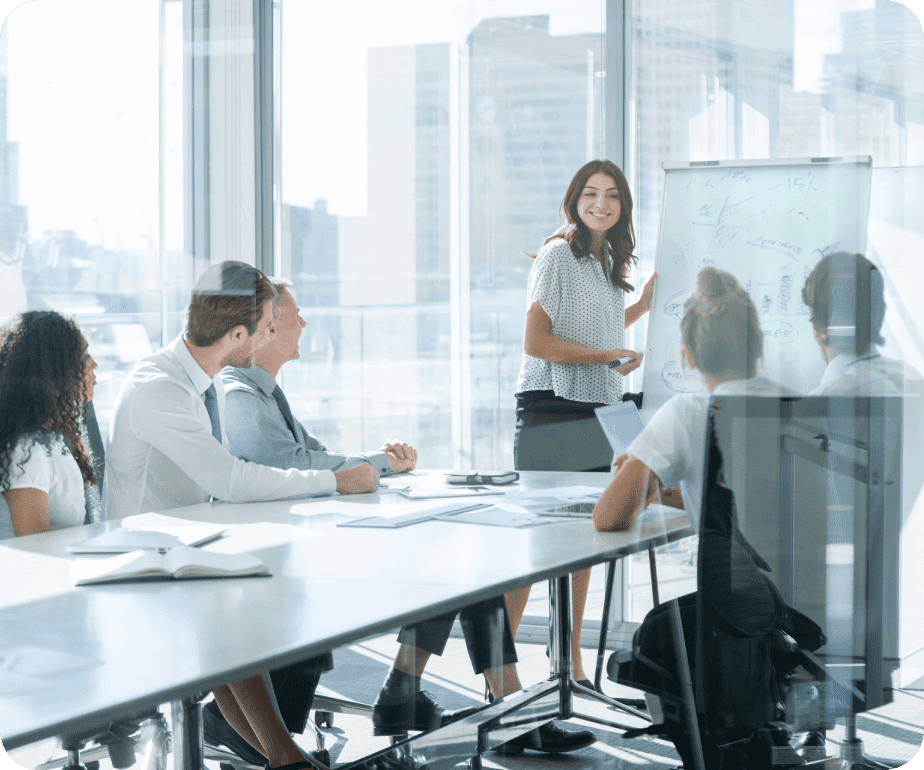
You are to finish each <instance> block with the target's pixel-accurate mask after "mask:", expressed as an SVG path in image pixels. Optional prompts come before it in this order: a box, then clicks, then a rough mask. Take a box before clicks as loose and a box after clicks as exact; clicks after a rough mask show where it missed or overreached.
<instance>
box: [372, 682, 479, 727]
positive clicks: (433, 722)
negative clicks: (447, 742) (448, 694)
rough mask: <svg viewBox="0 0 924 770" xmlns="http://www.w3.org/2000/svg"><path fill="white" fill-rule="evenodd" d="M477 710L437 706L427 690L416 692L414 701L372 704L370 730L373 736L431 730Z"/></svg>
mask: <svg viewBox="0 0 924 770" xmlns="http://www.w3.org/2000/svg"><path fill="white" fill-rule="evenodd" d="M477 710H478V708H477V707H475V706H471V707H469V708H464V709H444V708H440V707H439V706H438V705H437V703H436V701H434V700H433V698H431V697H430V696H429V695H427V693H425V692H423V691H418V692H417V695H416V696H415V698H414V700H406V701H401V702H400V703H379V701H378V700H376V702H375V703H374V704H373V706H372V732H373V734H374V735H401V734H402V733H406V732H407V731H408V730H419V731H426V730H434V729H436V728H437V727H442V726H443V725H448V724H449V723H450V722H454V721H455V720H457V719H463V718H465V717H467V716H469V715H471V714H474V713H475V712H476V711H477Z"/></svg>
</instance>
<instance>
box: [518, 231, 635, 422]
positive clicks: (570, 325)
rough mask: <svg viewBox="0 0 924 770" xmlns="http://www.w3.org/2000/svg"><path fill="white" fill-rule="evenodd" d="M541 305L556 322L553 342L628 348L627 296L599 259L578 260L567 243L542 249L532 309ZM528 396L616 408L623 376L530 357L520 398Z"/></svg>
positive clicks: (532, 282) (531, 284)
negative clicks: (540, 393)
mask: <svg viewBox="0 0 924 770" xmlns="http://www.w3.org/2000/svg"><path fill="white" fill-rule="evenodd" d="M609 261H610V258H609V255H608V256H607V262H608V263H609ZM537 301H538V302H539V304H540V305H541V306H542V309H543V310H545V312H546V313H547V314H548V316H549V318H550V319H551V320H552V330H551V332H552V335H553V336H555V337H558V338H559V339H562V340H565V341H566V342H572V343H575V344H577V345H584V346H585V347H589V348H596V349H597V350H614V349H616V348H621V347H623V343H622V340H623V331H624V327H625V322H626V310H625V296H624V292H623V290H622V289H620V288H618V287H616V286H613V284H612V283H610V282H609V281H608V280H607V278H606V275H604V273H603V267H602V266H601V265H600V263H599V262H598V261H597V260H596V259H594V258H593V257H582V258H577V257H575V256H574V254H573V253H572V252H571V246H570V245H569V244H568V242H567V241H565V240H563V239H561V238H556V239H555V240H554V241H550V242H549V243H547V244H546V245H545V246H543V247H542V249H540V251H539V254H538V255H537V256H536V260H535V262H534V263H533V266H532V269H531V270H530V271H529V280H528V282H527V285H526V309H527V310H529V308H531V307H532V306H533V303H534V302H537ZM527 390H552V391H554V392H555V395H556V396H561V397H562V398H567V399H569V400H570V401H584V402H590V403H602V404H615V403H617V402H618V401H619V400H620V399H621V398H622V375H621V374H619V373H618V372H615V371H613V370H612V369H610V368H609V367H608V366H606V365H605V364H556V363H552V362H551V361H543V360H542V359H541V358H534V357H533V356H529V355H527V354H526V353H524V354H523V362H522V363H521V364H520V376H519V377H518V378H517V392H518V393H521V392H524V391H527Z"/></svg>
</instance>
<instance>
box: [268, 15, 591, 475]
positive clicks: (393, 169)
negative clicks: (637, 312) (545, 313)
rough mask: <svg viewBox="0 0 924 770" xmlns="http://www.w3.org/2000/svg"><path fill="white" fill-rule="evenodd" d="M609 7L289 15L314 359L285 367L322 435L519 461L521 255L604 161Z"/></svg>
mask: <svg viewBox="0 0 924 770" xmlns="http://www.w3.org/2000/svg"><path fill="white" fill-rule="evenodd" d="M399 7H400V11H399V10H398V9H399ZM602 13H603V4H602V3H601V2H600V1H599V0H595V1H593V2H579V3H574V2H570V3H564V2H553V1H552V0H532V1H529V2H527V1H524V0H506V1H501V2H490V3H489V2H447V1H445V0H444V1H442V2H410V3H408V2H402V3H400V4H391V3H382V2H372V1H370V2H361V3H359V4H351V5H346V6H340V5H337V4H327V3H325V4H319V3H313V2H308V0H286V2H285V3H284V5H283V8H282V20H281V30H282V35H281V81H282V88H281V115H282V118H281V126H280V136H279V141H280V143H281V159H282V162H281V174H282V186H281V189H282V201H283V217H282V221H283V234H282V265H283V268H282V269H283V272H284V273H285V274H287V275H289V276H291V278H292V279H293V281H294V282H295V291H296V294H297V295H298V297H299V300H300V302H301V305H302V306H303V307H304V308H305V318H306V320H307V321H308V323H309V326H308V329H307V330H306V332H305V333H306V335H309V336H310V346H309V347H310V350H311V353H310V354H309V355H307V356H306V355H303V357H302V360H301V361H300V362H299V363H298V365H297V366H296V365H290V366H288V367H286V369H285V370H284V373H283V374H284V376H285V377H287V378H289V379H293V378H295V379H297V380H298V382H299V384H301V385H303V386H304V387H302V388H299V389H297V393H298V395H297V396H296V398H297V399H298V400H299V403H298V405H297V407H296V408H297V409H299V410H300V411H301V413H302V414H305V415H309V416H310V418H309V419H310V421H312V426H313V427H314V428H316V429H317V430H318V433H319V434H320V435H321V436H324V437H325V440H328V439H329V440H330V442H331V443H332V444H334V445H336V446H340V447H343V448H348V449H353V448H361V447H365V448H370V447H375V446H379V445H380V444H381V443H382V442H383V441H384V440H385V439H388V438H392V437H400V438H402V439H404V440H407V441H409V442H411V443H412V444H414V445H415V446H416V447H417V448H418V450H419V452H420V457H421V462H422V464H424V465H425V466H427V467H435V468H441V467H447V468H448V467H475V466H483V467H510V466H511V465H512V459H513V451H512V444H513V424H514V416H513V411H514V398H513V392H514V385H515V381H516V376H517V372H518V370H519V365H520V356H521V352H522V335H523V324H524V318H525V299H524V287H525V285H526V276H527V273H528V271H529V268H530V264H531V260H530V258H529V257H528V256H527V253H528V252H529V253H533V254H535V253H536V250H537V249H538V248H539V247H540V246H541V245H542V242H543V241H544V239H545V238H546V237H548V236H549V235H550V234H551V233H552V232H554V230H555V229H556V228H557V227H558V226H559V224H560V220H559V211H558V209H559V204H560V203H561V200H562V198H563V196H564V192H565V189H566V187H567V185H568V182H569V181H570V179H571V176H572V175H573V174H574V172H575V171H576V170H577V168H578V167H580V166H581V165H582V164H583V163H584V162H585V161H586V160H588V159H590V158H593V157H598V156H600V155H601V154H604V148H603V143H604V141H605V140H604V137H603V136H602V125H603V122H602V116H601V109H602V108H601V105H602V85H603V77H602V75H603V70H604V64H603V60H602V56H603V44H602V43H603V41H602V32H603V28H602V18H601V14H602ZM411 20H412V21H411ZM322 72H329V73H331V76H330V77H327V76H323V77H319V76H318V74H319V73H322ZM303 347H304V346H303Z"/></svg>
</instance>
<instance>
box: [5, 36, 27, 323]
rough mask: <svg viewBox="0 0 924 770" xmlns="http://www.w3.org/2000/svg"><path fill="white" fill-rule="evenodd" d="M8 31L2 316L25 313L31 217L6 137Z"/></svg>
mask: <svg viewBox="0 0 924 770" xmlns="http://www.w3.org/2000/svg"><path fill="white" fill-rule="evenodd" d="M9 34H10V33H9V29H8V28H7V29H6V30H4V33H3V34H2V35H0V315H4V316H5V315H8V314H9V313H14V312H17V311H18V310H22V309H24V308H25V305H26V293H25V287H24V285H23V280H22V269H21V266H22V263H23V261H24V259H25V258H26V251H27V242H28V214H27V211H26V207H25V206H20V205H19V146H18V144H16V143H15V142H11V141H9V138H8V136H9V135H8V133H7V125H8V115H9V103H8V94H7V90H8V83H9V77H8V76H9V62H8V59H9Z"/></svg>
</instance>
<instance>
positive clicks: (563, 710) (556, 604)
mask: <svg viewBox="0 0 924 770" xmlns="http://www.w3.org/2000/svg"><path fill="white" fill-rule="evenodd" d="M549 665H550V671H549V674H550V676H551V678H552V679H557V680H558V685H559V700H560V704H559V711H560V713H559V717H560V718H561V719H570V718H571V575H570V574H565V575H562V576H561V577H557V578H551V579H550V580H549Z"/></svg>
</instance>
